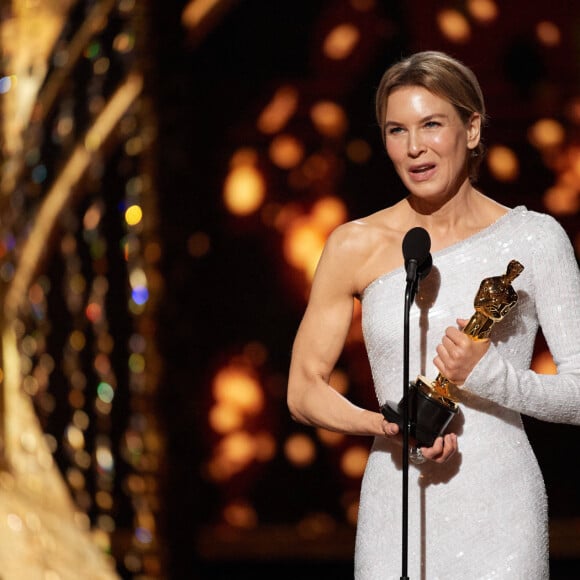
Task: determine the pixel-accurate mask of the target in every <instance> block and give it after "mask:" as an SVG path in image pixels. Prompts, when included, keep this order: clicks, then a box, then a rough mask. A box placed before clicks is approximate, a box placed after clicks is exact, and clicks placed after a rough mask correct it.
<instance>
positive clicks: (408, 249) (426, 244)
mask: <svg viewBox="0 0 580 580" xmlns="http://www.w3.org/2000/svg"><path fill="white" fill-rule="evenodd" d="M430 250H431V238H430V237H429V234H428V233H427V230H425V229H423V228H420V227H416V228H412V229H410V230H409V231H408V232H407V233H406V234H405V237H404V238H403V257H404V258H405V262H408V261H409V260H416V261H417V264H422V263H423V262H424V261H425V260H426V259H427V258H428V257H429V255H430V254H429V251H430Z"/></svg>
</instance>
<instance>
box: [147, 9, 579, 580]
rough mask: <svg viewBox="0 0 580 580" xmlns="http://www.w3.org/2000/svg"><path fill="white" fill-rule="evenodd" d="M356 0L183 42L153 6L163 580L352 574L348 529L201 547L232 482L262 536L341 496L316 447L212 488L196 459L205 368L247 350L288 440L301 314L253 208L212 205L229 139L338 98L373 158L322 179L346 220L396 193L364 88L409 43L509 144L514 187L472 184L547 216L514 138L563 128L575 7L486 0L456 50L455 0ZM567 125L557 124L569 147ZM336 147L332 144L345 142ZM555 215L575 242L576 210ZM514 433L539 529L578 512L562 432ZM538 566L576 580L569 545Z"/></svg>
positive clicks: (253, 141)
mask: <svg viewBox="0 0 580 580" xmlns="http://www.w3.org/2000/svg"><path fill="white" fill-rule="evenodd" d="M371 4H373V5H374V8H372V10H371V11H370V12H365V13H363V12H361V11H354V10H353V9H352V5H351V3H349V2H346V1H342V0H336V1H334V2H333V1H328V0H327V1H324V0H311V1H308V2H307V1H298V2H267V1H260V0H243V1H239V2H231V3H226V5H227V9H224V10H223V11H222V13H220V14H219V16H218V17H215V18H213V19H210V22H209V23H207V24H206V25H205V27H204V28H202V29H200V30H197V31H193V32H192V31H189V32H188V31H187V30H186V29H184V27H183V25H182V23H181V22H180V18H181V12H182V10H183V8H184V6H185V3H183V2H173V1H170V2H159V3H156V6H155V7H154V9H153V26H152V29H153V43H154V47H155V52H156V54H157V55H158V56H157V59H156V63H155V66H154V74H152V76H151V79H150V81H151V88H152V91H153V94H154V97H155V101H156V109H157V113H158V116H159V137H158V141H157V151H156V154H157V159H158V170H157V171H158V176H157V178H158V190H159V208H160V227H161V234H162V239H163V240H164V248H165V249H164V259H163V265H162V269H163V275H164V278H165V296H164V300H163V306H162V309H161V318H160V333H159V337H158V338H159V345H160V349H161V351H162V356H163V358H164V360H165V363H164V364H165V375H164V380H163V384H162V388H161V393H160V410H161V414H162V417H163V420H164V429H165V432H166V437H167V466H168V467H167V470H166V473H165V480H164V489H163V501H164V508H165V509H164V512H163V513H164V514H165V515H164V516H163V519H162V525H163V533H164V535H165V540H166V546H167V551H168V561H169V571H168V572H169V574H170V577H171V578H176V579H180V578H208V579H216V578H262V577H264V578H265V577H268V578H295V577H298V576H300V577H302V578H325V577H334V578H351V577H352V553H351V544H350V541H351V537H352V533H351V534H350V535H349V533H348V532H347V533H346V536H342V535H340V534H337V535H336V536H335V537H334V539H333V538H330V539H328V538H327V539H325V540H324V542H325V543H326V544H328V545H331V544H333V543H334V548H333V549H331V548H329V549H328V550H326V552H325V551H324V550H321V552H320V553H319V554H318V555H312V554H310V556H308V555H307V556H305V553H306V552H305V551H304V550H303V546H302V547H301V546H298V545H297V547H296V550H295V555H292V547H291V546H286V547H285V550H284V551H281V550H280V549H279V548H278V549H275V548H272V550H268V542H267V538H268V536H267V535H266V536H265V538H266V539H264V536H260V535H259V534H258V533H254V535H250V536H251V538H256V539H255V541H253V540H247V539H246V540H244V546H245V547H246V552H245V555H244V556H240V554H236V553H235V550H233V551H232V550H231V545H230V544H231V542H228V540H227V538H228V536H227V531H226V532H225V535H221V536H220V535H219V534H218V535H215V536H213V535H212V536H211V538H217V540H216V542H217V543H214V544H213V550H211V551H209V552H208V550H207V549H205V550H204V548H203V546H206V547H207V542H204V537H206V538H207V534H209V533H214V532H213V531H215V530H216V529H220V527H219V526H220V522H221V516H220V511H221V508H222V507H223V504H224V502H225V501H226V499H227V498H228V497H230V495H231V494H234V495H235V493H236V489H235V488H237V489H238V490H239V489H243V490H244V492H245V494H246V496H247V497H249V498H251V500H252V501H253V503H254V505H255V507H256V510H257V512H258V515H259V518H260V526H259V527H260V529H262V528H263V529H266V528H267V526H270V525H271V526H277V528H276V529H286V528H292V526H294V525H295V524H296V522H297V521H298V520H299V519H300V517H301V516H303V515H304V514H306V513H308V512H309V511H312V510H317V511H327V512H328V513H331V514H338V513H339V512H340V505H339V499H338V498H339V495H340V492H341V489H343V488H344V486H345V485H350V486H352V482H350V483H345V482H344V481H342V480H341V479H340V477H338V476H337V474H336V465H335V463H334V462H333V458H332V456H331V454H330V453H326V454H325V452H324V451H323V452H322V453H321V455H320V456H319V460H318V461H317V462H316V464H315V465H313V466H310V467H309V468H308V469H304V470H298V469H296V468H293V467H291V466H289V465H288V463H286V462H285V460H284V458H283V457H282V456H281V453H280V452H279V453H278V455H277V456H276V458H275V459H273V460H272V461H271V462H269V463H268V464H267V465H266V466H261V467H259V468H252V469H250V470H249V471H248V473H246V474H245V475H244V476H242V477H241V478H240V477H239V478H237V480H236V481H232V482H229V483H228V484H227V485H226V484H223V485H217V484H215V483H212V482H211V480H209V479H208V478H207V477H205V476H204V469H203V465H204V463H205V462H206V461H207V459H208V457H209V456H210V454H211V450H212V445H214V444H215V437H214V436H213V434H212V433H211V431H210V429H209V427H208V423H207V412H208V408H209V405H210V404H211V392H210V383H211V378H212V375H213V373H214V372H215V371H216V369H217V368H219V367H220V366H221V365H223V364H224V363H225V362H226V361H227V360H228V359H229V357H231V356H234V355H236V354H237V353H239V352H240V351H241V350H242V349H243V347H244V345H245V344H247V343H248V342H250V341H259V342H260V343H262V344H265V345H267V348H268V359H267V362H266V367H265V371H264V372H265V375H266V377H267V378H268V379H271V380H270V383H269V384H271V385H274V386H273V387H272V388H271V389H270V390H269V399H268V419H267V422H268V425H269V427H270V428H271V430H272V431H273V432H274V433H275V436H276V438H277V440H279V441H283V440H284V439H285V437H287V436H288V434H290V433H292V432H296V431H300V430H302V429H303V428H302V427H300V426H298V425H295V424H293V423H292V422H291V420H290V418H289V417H288V413H287V410H286V408H285V403H284V393H283V388H284V377H285V373H286V372H287V367H288V363H289V353H290V349H291V343H292V339H293V336H294V333H295V331H296V328H297V325H298V323H299V320H300V317H301V315H302V312H303V309H304V306H305V302H304V295H303V294H301V293H300V292H298V291H297V290H296V286H295V280H294V281H293V279H295V278H296V277H297V276H299V275H298V274H297V273H294V272H292V270H291V268H290V267H289V266H288V265H286V264H285V263H284V259H283V257H282V253H281V244H282V240H281V238H280V235H279V234H278V232H276V231H274V230H272V228H267V227H265V226H264V225H263V224H262V223H261V222H260V220H259V218H258V217H257V216H255V215H254V216H248V217H244V218H239V217H235V216H232V215H230V214H229V213H228V212H227V210H226V208H225V207H224V205H223V202H222V187H223V181H224V177H225V175H226V173H227V170H228V164H229V160H230V158H231V155H232V153H233V151H235V150H236V149H238V148H239V147H241V146H251V147H253V148H255V149H256V150H257V151H259V152H265V151H266V150H267V147H268V141H269V138H268V137H266V136H264V135H260V134H259V132H258V131H257V129H256V126H255V121H256V118H257V116H258V114H259V112H260V111H261V109H262V108H263V107H264V106H265V104H266V103H267V102H268V100H269V99H270V97H271V94H272V92H273V90H274V89H275V88H276V87H277V86H280V85H281V84H284V83H292V84H294V85H295V86H297V87H299V88H300V91H301V94H302V95H303V96H304V99H306V100H308V99H310V100H311V101H315V100H317V99H320V98H328V99H333V100H336V101H337V102H339V103H340V104H341V105H342V106H343V107H344V109H345V110H346V112H347V115H348V120H349V129H348V135H347V137H346V139H348V138H351V139H352V138H359V139H364V140H365V141H366V142H367V143H368V144H369V145H370V147H371V150H372V155H371V157H370V158H369V159H368V161H367V162H366V163H365V164H363V165H355V164H349V163H348V162H347V161H346V160H345V158H344V155H343V157H342V159H341V161H342V163H341V165H340V171H339V172H338V173H337V176H336V179H335V180H334V182H333V187H334V192H333V193H334V194H335V195H338V196H339V197H341V199H343V200H344V202H345V204H346V206H347V209H348V213H349V218H355V217H358V216H362V215H366V214H368V213H371V212H373V211H376V210H378V209H380V208H381V207H383V206H385V205H387V204H390V203H392V202H393V201H396V200H397V199H399V198H400V196H401V195H402V192H401V190H400V186H399V184H398V182H397V180H396V179H395V178H394V176H393V174H392V171H391V168H390V166H389V163H388V161H387V159H386V156H385V153H384V151H383V149H382V146H381V143H380V135H379V132H378V130H377V128H376V125H375V121H374V104H373V98H374V89H375V87H376V86H377V84H378V82H379V79H380V76H381V74H382V72H383V71H384V69H385V68H386V67H387V66H388V65H389V64H390V63H392V62H393V61H394V60H396V59H397V58H398V57H399V56H401V55H405V54H409V53H410V52H413V51H415V50H420V49H440V50H446V51H448V52H450V53H451V54H453V55H454V56H456V57H458V58H460V59H461V60H463V61H464V62H466V64H468V65H469V66H470V67H471V68H473V69H474V71H475V72H476V74H477V75H478V77H479V79H480V82H481V84H482V87H483V90H484V93H485V95H486V99H487V106H488V111H489V114H490V125H489V127H488V129H487V130H486V134H485V139H486V141H487V143H488V144H493V143H496V142H501V143H503V144H504V145H507V146H509V147H511V148H512V149H513V150H514V151H515V152H516V153H517V155H518V158H519V161H520V173H519V177H518V179H517V180H516V181H515V182H511V183H502V182H499V181H497V180H494V178H493V177H492V176H491V175H490V174H489V172H488V170H487V168H486V166H485V165H484V167H483V173H482V176H481V179H480V184H479V185H480V188H481V189H482V190H483V191H484V192H486V193H488V194H489V195H491V196H492V197H494V198H495V199H497V200H499V201H501V202H502V203H505V204H506V205H509V206H515V205H519V204H525V205H526V206H527V207H528V208H530V209H537V210H539V211H546V209H545V207H544V206H543V201H542V200H543V197H542V196H543V193H544V191H545V190H546V189H547V188H548V187H550V186H551V185H552V184H553V182H554V174H553V172H552V169H551V168H549V167H547V166H546V165H545V163H544V162H543V160H542V158H541V156H540V153H539V152H538V151H537V150H536V149H535V148H534V147H532V146H531V145H530V144H529V143H528V141H527V139H526V132H527V129H528V127H529V126H530V125H531V123H532V122H533V121H534V120H536V119H538V118H540V117H542V116H546V117H548V116H551V117H555V118H559V119H561V118H563V113H564V103H565V102H566V101H567V99H569V98H570V97H571V96H573V95H574V94H577V89H578V74H579V69H578V62H580V60H579V59H578V56H579V55H578V45H579V38H578V36H579V34H578V24H579V19H578V11H577V9H576V8H575V6H572V3H569V2H551V3H550V4H549V5H548V4H546V3H537V4H533V3H532V4H530V3H529V2H520V1H514V2H509V3H501V4H502V5H501V9H500V13H499V16H498V18H497V20H496V21H494V22H493V23H491V24H488V25H483V24H478V23H475V22H474V23H472V37H471V38H470V40H469V41H468V42H466V43H462V44H454V43H451V42H449V41H447V40H445V39H444V37H443V36H442V35H441V33H440V31H439V28H438V26H437V24H436V13H437V11H438V10H439V9H441V8H443V7H454V8H457V7H458V8H459V9H460V10H463V11H465V6H466V4H465V3H463V2H443V1H440V2H421V1H419V0H415V1H408V2H403V1H401V0H393V1H383V2H379V1H377V2H374V3H371ZM504 4H508V5H504ZM351 17H352V18H355V17H356V18H359V19H360V21H361V27H362V30H363V37H362V39H361V42H360V49H359V50H358V52H357V55H356V57H355V58H352V59H349V60H348V61H346V62H342V61H339V62H330V61H328V60H325V59H324V58H323V56H322V54H321V50H320V43H321V39H322V38H323V37H324V35H325V34H326V32H328V30H330V28H331V27H332V26H333V25H334V24H335V23H336V22H338V21H340V20H341V19H345V20H346V19H348V18H351ZM542 19H548V20H552V21H553V22H555V23H557V24H558V26H560V29H561V31H562V42H561V44H560V45H559V46H558V47H554V48H550V49H547V48H545V47H542V46H540V45H539V44H538V43H537V41H536V40H535V37H534V27H535V25H536V23H537V22H538V21H539V20H542ZM305 118H306V114H304V115H303V116H300V114H299V115H298V120H297V121H296V125H295V126H293V127H292V130H293V131H295V132H296V133H297V134H300V135H301V138H302V139H304V140H305V142H306V143H307V147H309V148H310V150H312V151H314V150H316V148H317V147H320V146H321V145H320V143H319V142H317V137H316V135H314V134H313V132H312V130H311V129H309V128H308V127H307V123H306V121H305ZM573 129H574V127H573V126H571V125H569V130H570V134H571V138H574V135H573ZM334 146H335V148H336V150H340V147H341V146H343V145H341V144H334ZM267 171H269V173H268V174H267V175H268V179H269V184H270V187H269V190H268V196H269V197H270V199H274V200H276V201H278V202H281V203H284V202H285V201H288V200H289V199H290V197H291V196H295V197H296V198H297V201H298V202H299V203H302V204H303V205H305V206H308V204H309V203H312V195H313V193H312V192H308V193H304V192H299V193H296V192H292V191H290V189H289V188H288V186H287V184H286V182H285V178H284V175H282V174H281V172H280V171H279V170H276V169H274V168H267ZM309 196H310V197H309ZM558 219H559V220H560V221H561V223H562V224H563V225H564V226H565V227H566V228H567V229H568V231H569V233H570V235H571V237H573V236H574V235H575V234H576V232H577V214H572V215H568V216H564V215H562V216H558ZM199 232H203V233H204V234H205V235H207V237H208V239H209V240H210V249H209V251H208V252H207V253H205V254H204V255H203V256H199V257H196V256H192V255H191V253H190V252H189V251H188V241H189V240H190V238H191V236H192V235H193V234H194V233H199ZM351 355H352V356H351V359H350V363H349V364H350V368H353V367H355V366H357V365H358V368H359V372H358V374H357V377H358V378H357V379H356V380H357V381H358V382H357V384H356V385H355V389H353V392H352V395H353V397H354V398H355V400H358V401H359V402H365V403H368V404H372V386H371V385H370V384H369V383H368V382H367V381H366V378H368V375H366V374H365V372H366V371H365V368H364V363H362V362H360V360H361V358H360V353H358V354H357V353H354V354H353V353H351ZM353 361H354V362H353ZM357 361H358V362H357ZM526 425H527V426H528V431H529V434H530V437H531V439H532V442H533V444H534V447H535V449H536V451H537V453H538V456H539V459H540V462H541V465H542V469H543V472H544V475H545V479H546V485H547V488H548V493H549V499H550V510H551V511H550V515H551V517H552V519H553V520H554V521H556V520H558V519H559V518H570V517H579V515H580V505H579V502H578V493H577V486H578V483H577V479H576V478H575V476H572V473H571V470H572V467H573V464H574V462H575V459H572V460H571V459H570V457H571V455H570V453H571V449H575V448H576V445H577V443H578V442H579V436H578V432H577V428H572V427H564V426H555V425H548V424H543V423H540V422H537V421H531V420H526ZM305 432H306V431H305ZM474 493H477V490H474ZM337 517H338V516H337ZM268 529H269V528H268ZM342 529H343V528H341V530H342ZM211 530H213V531H211ZM234 537H235V535H234ZM219 538H221V540H220V539H219ZM345 538H346V539H345ZM274 539H275V538H271V540H272V545H273V546H274V545H275V542H274ZM220 542H221V543H220ZM324 542H322V543H324ZM222 547H223V549H222ZM220 550H221V552H220ZM220 554H221V555H220ZM578 555H580V550H579V551H578V554H576V556H578ZM553 566H554V574H553V578H556V579H557V578H562V579H563V578H573V577H577V575H578V571H580V567H579V565H578V564H577V562H576V560H575V558H574V557H573V556H572V555H570V553H569V552H568V553H567V554H565V557H554V558H553Z"/></svg>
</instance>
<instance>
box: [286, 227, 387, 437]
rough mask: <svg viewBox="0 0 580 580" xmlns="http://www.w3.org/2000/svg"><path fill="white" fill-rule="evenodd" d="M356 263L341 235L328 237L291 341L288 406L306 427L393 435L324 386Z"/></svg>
mask: <svg viewBox="0 0 580 580" xmlns="http://www.w3.org/2000/svg"><path fill="white" fill-rule="evenodd" d="M358 259H360V256H357V252H356V249H355V248H353V243H352V242H351V241H349V240H348V237H347V236H346V234H345V232H344V230H342V231H338V232H335V233H334V234H333V235H332V236H331V237H330V239H329V240H328V243H327V245H326V247H325V249H324V252H323V254H322V257H321V260H320V263H319V265H318V268H317V271H316V275H315V278H314V282H313V285H312V291H311V294H310V300H309V303H308V306H307V308H306V312H305V314H304V318H303V319H302V323H301V324H300V327H299V329H298V333H297V335H296V339H295V341H294V347H293V350H292V361H291V364H290V375H289V381H288V407H289V409H290V413H291V414H292V416H293V418H294V419H295V420H297V421H299V422H301V423H305V424H307V425H312V426H316V427H323V428H325V429H329V430H332V431H339V432H341V433H348V434H353V435H355V434H358V435H387V434H388V435H394V434H396V433H397V431H398V427H397V426H396V425H394V424H390V423H387V422H386V421H385V420H384V419H383V416H382V415H381V414H380V413H378V412H373V411H369V410H366V409H362V408H360V407H357V406H356V405H353V404H352V403H351V402H350V401H349V400H348V399H346V398H345V397H343V396H342V395H341V394H340V393H338V392H337V391H336V390H335V389H333V388H332V387H331V386H330V384H329V378H330V374H331V372H332V370H333V369H334V366H335V364H336V361H337V359H338V357H339V356H340V354H341V352H342V349H343V346H344V341H345V339H346V336H347V333H348V330H349V328H350V324H351V321H352V311H353V295H354V294H355V289H354V287H353V280H354V278H355V270H354V268H355V267H356V263H357V262H358Z"/></svg>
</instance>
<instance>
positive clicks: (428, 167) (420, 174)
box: [409, 163, 436, 181]
mask: <svg viewBox="0 0 580 580" xmlns="http://www.w3.org/2000/svg"><path fill="white" fill-rule="evenodd" d="M435 168H436V166H435V164H433V163H421V164H420V165H413V166H412V167H410V168H409V176H410V177H411V179H412V180H413V181H427V180H428V179H429V178H430V177H431V176H432V175H433V174H434V173H435Z"/></svg>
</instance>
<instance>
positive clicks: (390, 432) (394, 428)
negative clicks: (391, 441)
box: [381, 419, 400, 437]
mask: <svg viewBox="0 0 580 580" xmlns="http://www.w3.org/2000/svg"><path fill="white" fill-rule="evenodd" d="M381 426H382V429H383V433H384V434H385V435H386V436H387V437H394V436H395V435H397V434H398V433H399V431H400V429H399V426H398V425H397V424H396V423H389V422H388V421H387V420H386V419H383V422H382V424H381Z"/></svg>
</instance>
